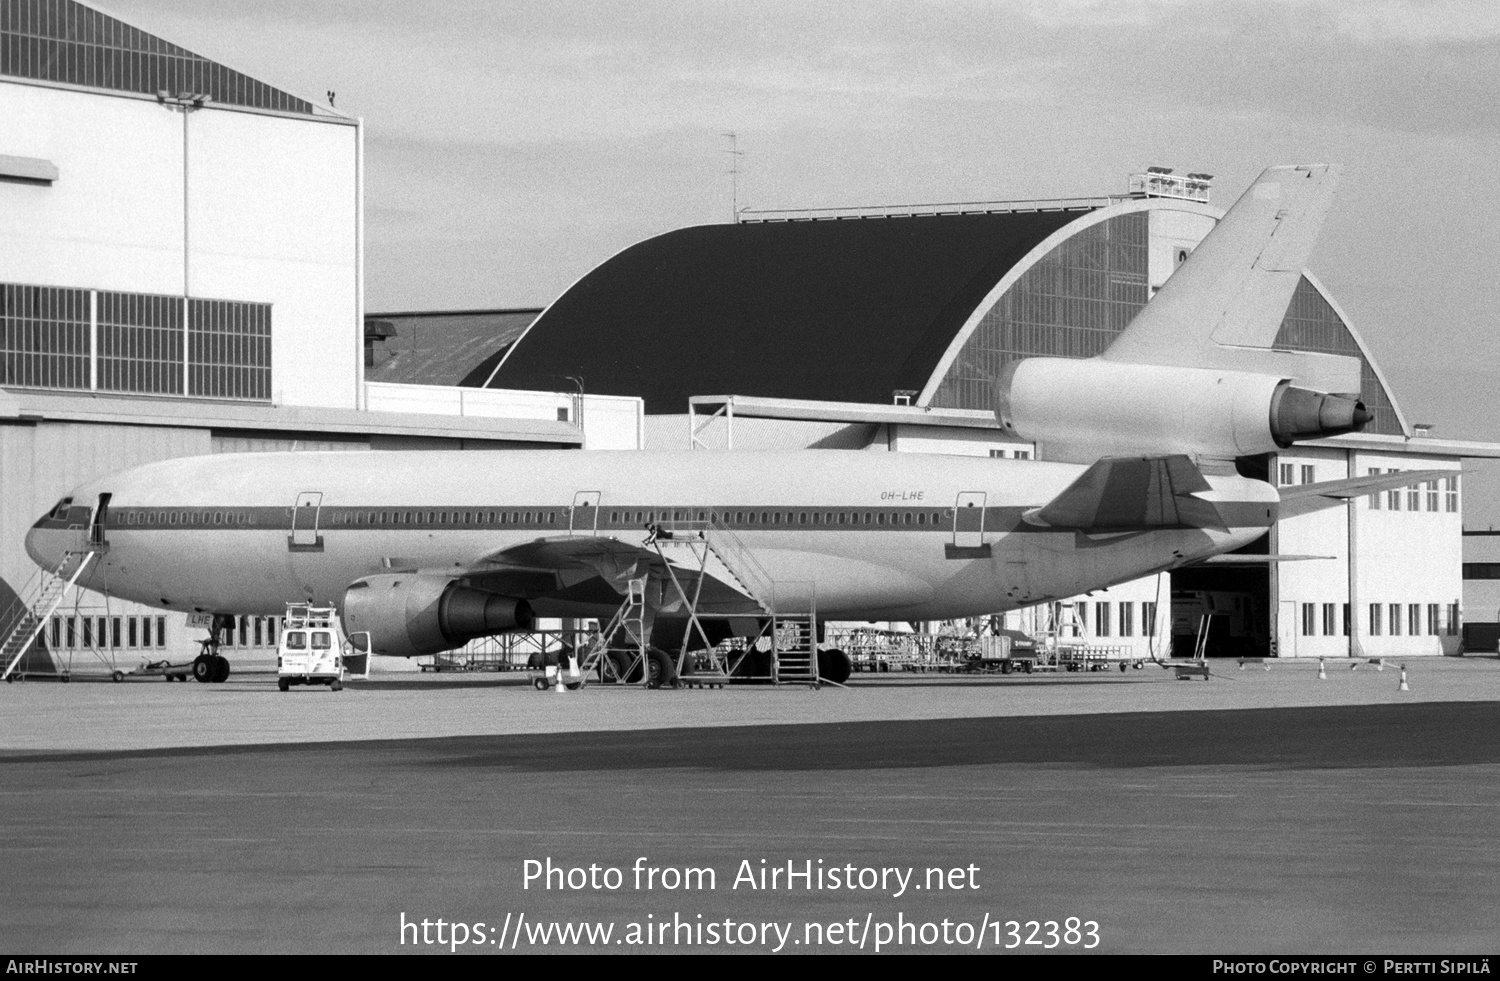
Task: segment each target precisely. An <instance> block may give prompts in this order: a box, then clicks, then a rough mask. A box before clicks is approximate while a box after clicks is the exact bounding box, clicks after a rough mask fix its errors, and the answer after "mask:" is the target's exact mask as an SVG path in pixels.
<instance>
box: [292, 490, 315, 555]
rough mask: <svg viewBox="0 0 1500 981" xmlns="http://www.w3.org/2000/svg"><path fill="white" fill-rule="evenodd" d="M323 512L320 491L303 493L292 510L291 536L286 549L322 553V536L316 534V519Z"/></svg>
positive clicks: (298, 496)
mask: <svg viewBox="0 0 1500 981" xmlns="http://www.w3.org/2000/svg"><path fill="white" fill-rule="evenodd" d="M322 510H323V494H322V492H321V491H303V492H302V493H300V494H298V495H297V503H296V504H295V505H294V506H293V508H292V535H291V537H290V538H288V539H287V549H288V550H289V551H292V552H321V551H323V536H322V535H320V534H318V517H319V515H320V513H321V512H322Z"/></svg>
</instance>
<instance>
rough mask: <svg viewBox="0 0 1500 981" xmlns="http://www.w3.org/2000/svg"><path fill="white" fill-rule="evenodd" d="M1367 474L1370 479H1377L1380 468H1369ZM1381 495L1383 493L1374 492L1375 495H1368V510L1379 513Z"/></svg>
mask: <svg viewBox="0 0 1500 981" xmlns="http://www.w3.org/2000/svg"><path fill="white" fill-rule="evenodd" d="M1367 473H1368V474H1369V476H1371V477H1379V476H1380V468H1379V467H1371V468H1370V469H1369V470H1368V471H1367ZM1382 493H1383V492H1382V491H1376V492H1375V493H1373V494H1371V495H1370V510H1371V511H1379V510H1380V497H1381V494H1382Z"/></svg>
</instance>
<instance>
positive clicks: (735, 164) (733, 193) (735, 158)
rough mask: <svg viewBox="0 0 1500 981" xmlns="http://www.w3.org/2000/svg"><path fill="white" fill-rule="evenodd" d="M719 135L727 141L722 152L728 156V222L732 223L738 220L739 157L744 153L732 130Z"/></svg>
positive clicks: (737, 137)
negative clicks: (726, 145)
mask: <svg viewBox="0 0 1500 981" xmlns="http://www.w3.org/2000/svg"><path fill="white" fill-rule="evenodd" d="M719 135H720V136H723V137H725V138H726V139H728V140H729V149H727V150H725V151H724V152H725V153H727V154H729V181H730V184H729V186H730V202H729V207H730V214H729V221H730V222H731V223H733V222H737V221H739V220H740V157H743V156H744V155H745V153H744V151H743V150H741V149H740V142H739V136H738V135H737V134H736V133H735V131H734V130H730V131H729V132H727V133H720V134H719Z"/></svg>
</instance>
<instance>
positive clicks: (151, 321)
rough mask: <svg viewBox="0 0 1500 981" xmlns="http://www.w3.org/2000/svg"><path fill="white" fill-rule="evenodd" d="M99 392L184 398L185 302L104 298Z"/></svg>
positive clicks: (132, 296)
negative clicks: (183, 313)
mask: <svg viewBox="0 0 1500 981" xmlns="http://www.w3.org/2000/svg"><path fill="white" fill-rule="evenodd" d="M99 390H100V391H103V392H140V393H143V394H147V395H181V394H182V300H181V299H180V298H179V297H175V296H153V295H147V294H142V293H102V292H101V293H100V294H99Z"/></svg>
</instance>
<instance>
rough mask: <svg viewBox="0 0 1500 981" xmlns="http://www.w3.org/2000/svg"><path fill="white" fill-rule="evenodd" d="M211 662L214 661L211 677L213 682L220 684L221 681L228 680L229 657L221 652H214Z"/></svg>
mask: <svg viewBox="0 0 1500 981" xmlns="http://www.w3.org/2000/svg"><path fill="white" fill-rule="evenodd" d="M213 662H214V677H213V680H214V683H215V684H222V683H223V682H225V681H228V680H229V658H227V657H225V656H224V655H222V654H215V655H213Z"/></svg>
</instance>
